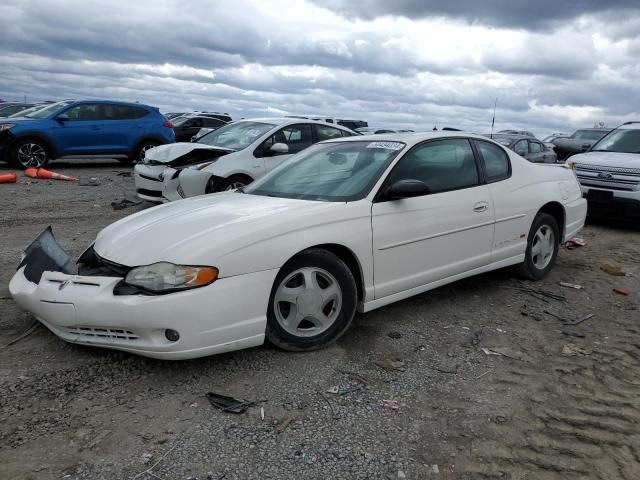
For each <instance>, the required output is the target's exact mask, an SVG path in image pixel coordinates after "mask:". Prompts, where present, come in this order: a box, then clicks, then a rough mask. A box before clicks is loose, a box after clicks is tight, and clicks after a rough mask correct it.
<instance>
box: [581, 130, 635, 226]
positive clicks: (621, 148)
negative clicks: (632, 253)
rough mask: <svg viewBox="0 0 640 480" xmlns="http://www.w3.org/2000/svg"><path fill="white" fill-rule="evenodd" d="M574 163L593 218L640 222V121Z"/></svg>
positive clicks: (596, 145)
mask: <svg viewBox="0 0 640 480" xmlns="http://www.w3.org/2000/svg"><path fill="white" fill-rule="evenodd" d="M570 161H571V163H573V164H575V168H576V174H577V175H578V180H579V181H580V185H581V187H582V193H583V195H584V196H585V197H586V199H587V201H588V202H589V215H594V216H602V215H606V216H607V217H609V218H614V217H615V218H619V219H625V220H627V219H640V122H626V123H624V124H622V125H621V126H619V127H618V128H616V129H614V130H612V131H611V132H610V133H608V134H607V135H606V136H604V137H603V138H602V139H600V140H599V141H598V142H597V143H596V144H594V145H593V146H592V147H591V149H590V150H589V151H588V152H586V153H581V154H578V155H574V156H573V157H571V160H570Z"/></svg>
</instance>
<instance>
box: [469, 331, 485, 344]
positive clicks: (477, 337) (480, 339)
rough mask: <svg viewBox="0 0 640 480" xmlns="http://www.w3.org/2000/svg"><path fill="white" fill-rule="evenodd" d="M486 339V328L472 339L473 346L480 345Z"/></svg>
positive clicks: (476, 333) (477, 332)
mask: <svg viewBox="0 0 640 480" xmlns="http://www.w3.org/2000/svg"><path fill="white" fill-rule="evenodd" d="M483 338H484V327H483V328H480V329H478V330H476V331H475V333H474V334H473V336H472V337H471V345H474V346H475V345H478V344H479V343H480V342H481V341H482V339H483Z"/></svg>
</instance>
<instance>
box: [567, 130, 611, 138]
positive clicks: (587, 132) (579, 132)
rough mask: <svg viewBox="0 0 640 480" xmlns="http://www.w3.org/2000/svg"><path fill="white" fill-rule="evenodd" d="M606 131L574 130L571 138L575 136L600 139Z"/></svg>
mask: <svg viewBox="0 0 640 480" xmlns="http://www.w3.org/2000/svg"><path fill="white" fill-rule="evenodd" d="M607 133H608V132H603V131H598V130H576V131H575V132H574V134H573V135H571V138H576V139H578V140H600V139H601V138H602V137H604V136H605V135H606V134H607Z"/></svg>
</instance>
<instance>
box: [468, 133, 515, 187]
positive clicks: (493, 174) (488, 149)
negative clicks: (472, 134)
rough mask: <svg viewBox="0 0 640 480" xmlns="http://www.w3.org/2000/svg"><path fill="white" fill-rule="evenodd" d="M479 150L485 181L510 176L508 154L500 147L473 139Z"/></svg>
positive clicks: (493, 180)
mask: <svg viewBox="0 0 640 480" xmlns="http://www.w3.org/2000/svg"><path fill="white" fill-rule="evenodd" d="M474 141H475V143H476V147H478V150H479V151H480V155H481V156H482V161H483V162H484V169H485V170H486V172H487V181H489V182H497V181H498V180H504V179H505V178H509V177H510V176H511V163H510V162H509V156H508V155H507V152H505V151H504V150H503V149H502V148H500V147H498V146H497V145H494V144H493V143H489V142H483V141H482V140H474Z"/></svg>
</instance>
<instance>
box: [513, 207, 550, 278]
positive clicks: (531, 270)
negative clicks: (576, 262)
mask: <svg viewBox="0 0 640 480" xmlns="http://www.w3.org/2000/svg"><path fill="white" fill-rule="evenodd" d="M560 240H561V239H560V229H559V228H558V223H557V222H556V219H555V218H553V217H552V216H551V215H549V214H548V213H542V212H539V213H538V214H537V215H536V216H535V218H534V219H533V223H532V224H531V230H530V231H529V237H528V238H527V250H526V252H525V259H524V262H523V263H521V264H520V265H518V266H517V268H516V272H517V273H518V275H519V276H521V277H523V278H526V279H529V280H542V279H543V278H544V277H545V276H546V275H547V274H548V273H549V272H550V271H551V269H552V268H553V266H554V265H555V263H556V259H557V258H558V251H559V250H560ZM538 246H540V247H538Z"/></svg>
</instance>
